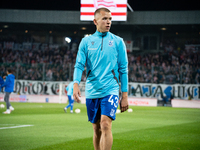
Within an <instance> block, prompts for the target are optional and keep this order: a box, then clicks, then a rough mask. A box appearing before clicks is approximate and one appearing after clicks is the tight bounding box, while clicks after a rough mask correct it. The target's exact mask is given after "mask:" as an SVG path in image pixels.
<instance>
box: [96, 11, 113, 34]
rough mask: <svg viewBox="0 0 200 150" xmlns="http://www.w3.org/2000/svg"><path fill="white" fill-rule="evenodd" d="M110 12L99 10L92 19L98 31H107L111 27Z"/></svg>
mask: <svg viewBox="0 0 200 150" xmlns="http://www.w3.org/2000/svg"><path fill="white" fill-rule="evenodd" d="M111 20H112V17H111V13H110V12H105V11H101V12H100V14H98V15H97V16H96V17H95V19H94V24H95V25H96V27H97V31H99V32H108V31H109V30H110V27H111Z"/></svg>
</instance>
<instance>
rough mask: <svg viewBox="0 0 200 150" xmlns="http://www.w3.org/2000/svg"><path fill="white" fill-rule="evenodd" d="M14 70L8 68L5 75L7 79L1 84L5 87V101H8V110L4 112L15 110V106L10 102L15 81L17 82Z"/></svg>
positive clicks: (8, 112)
mask: <svg viewBox="0 0 200 150" xmlns="http://www.w3.org/2000/svg"><path fill="white" fill-rule="evenodd" d="M12 73H13V71H12V70H11V69H7V76H4V77H3V78H4V79H5V78H6V81H5V82H4V83H3V84H2V85H1V88H2V87H5V89H4V91H5V96H4V101H5V102H6V106H7V110H6V111H5V112H3V114H10V113H11V111H13V110H14V108H13V107H12V106H11V104H10V102H9V97H10V94H11V93H12V92H13V89H14V83H15V76H14V75H13V74H12Z"/></svg>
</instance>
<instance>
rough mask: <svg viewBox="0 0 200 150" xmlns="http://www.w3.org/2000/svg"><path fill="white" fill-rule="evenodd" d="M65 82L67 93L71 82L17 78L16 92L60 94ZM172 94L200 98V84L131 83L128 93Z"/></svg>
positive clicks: (176, 97)
mask: <svg viewBox="0 0 200 150" xmlns="http://www.w3.org/2000/svg"><path fill="white" fill-rule="evenodd" d="M61 83H62V84H63V90H62V93H63V95H66V94H67V93H66V90H65V87H66V86H67V85H68V84H69V82H50V81H31V80H16V81H15V89H14V93H16V94H21V95H59V85H60V84H61ZM80 90H81V94H82V95H83V96H84V95H85V82H81V84H80ZM164 94H165V95H169V94H172V95H173V97H174V99H189V98H191V99H194V100H200V85H197V84H173V85H166V84H149V83H129V91H128V95H129V96H130V97H137V98H139V97H143V98H145V97H146V98H158V97H159V96H163V95H164Z"/></svg>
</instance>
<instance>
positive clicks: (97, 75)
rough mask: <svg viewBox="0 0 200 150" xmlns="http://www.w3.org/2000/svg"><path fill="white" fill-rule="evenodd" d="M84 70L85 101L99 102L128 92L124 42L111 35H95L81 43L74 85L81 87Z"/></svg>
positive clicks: (97, 33)
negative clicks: (98, 100) (85, 77)
mask: <svg viewBox="0 0 200 150" xmlns="http://www.w3.org/2000/svg"><path fill="white" fill-rule="evenodd" d="M85 64H86V67H87V81H86V90H85V95H86V98H89V99H94V98H102V97H105V96H108V95H117V96H118V95H119V74H120V79H121V91H122V92H127V91H128V59H127V53H126V47H125V44H124V42H123V39H122V38H120V37H119V36H116V35H114V34H112V33H111V32H105V33H101V32H98V31H96V32H95V33H94V34H93V35H90V36H88V37H85V38H83V39H82V41H81V43H80V45H79V51H78V54H77V58H76V64H75V70H74V82H76V83H78V84H79V83H80V81H81V76H82V72H83V71H84V67H85Z"/></svg>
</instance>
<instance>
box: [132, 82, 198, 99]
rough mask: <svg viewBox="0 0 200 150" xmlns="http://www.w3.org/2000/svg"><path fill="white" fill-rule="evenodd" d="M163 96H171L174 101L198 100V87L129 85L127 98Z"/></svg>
mask: <svg viewBox="0 0 200 150" xmlns="http://www.w3.org/2000/svg"><path fill="white" fill-rule="evenodd" d="M164 95H172V96H173V98H174V99H195V100H200V85H197V84H173V85H167V84H148V83H129V96H134V97H148V98H158V97H159V96H161V97H162V96H164Z"/></svg>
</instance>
